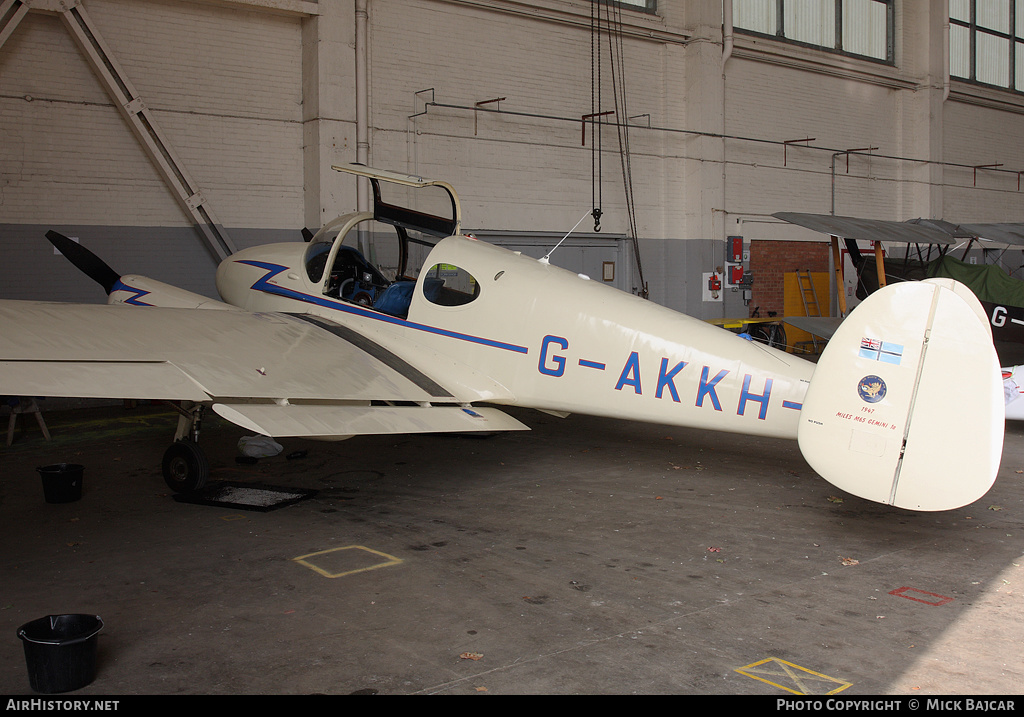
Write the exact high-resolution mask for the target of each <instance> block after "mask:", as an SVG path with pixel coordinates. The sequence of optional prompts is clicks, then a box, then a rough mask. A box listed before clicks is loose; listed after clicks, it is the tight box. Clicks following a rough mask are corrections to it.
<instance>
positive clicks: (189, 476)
mask: <svg viewBox="0 0 1024 717" xmlns="http://www.w3.org/2000/svg"><path fill="white" fill-rule="evenodd" d="M163 469H164V481H165V482H166V483H167V486H168V487H169V488H170V489H171V490H173V491H174V492H175V493H193V492H195V491H197V490H199V489H200V488H202V487H203V486H204V485H206V479H207V478H209V476H210V466H209V464H208V463H207V462H206V456H205V455H204V454H203V450H202V449H201V448H200V447H199V445H198V444H197V443H196V442H195V441H190V440H181V441H176V442H175V443H173V444H171V447H170V448H168V449H167V450H166V451H165V452H164V460H163Z"/></svg>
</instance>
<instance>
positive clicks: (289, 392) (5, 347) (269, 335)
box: [0, 165, 1004, 511]
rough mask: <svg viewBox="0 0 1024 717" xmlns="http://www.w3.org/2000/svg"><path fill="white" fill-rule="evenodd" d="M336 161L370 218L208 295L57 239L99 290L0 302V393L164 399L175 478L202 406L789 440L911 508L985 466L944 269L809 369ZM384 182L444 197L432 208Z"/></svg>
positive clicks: (987, 415) (348, 426)
mask: <svg viewBox="0 0 1024 717" xmlns="http://www.w3.org/2000/svg"><path fill="white" fill-rule="evenodd" d="M335 169H337V170H341V171H344V172H348V173H350V174H356V175H362V176H365V177H368V178H369V180H370V183H371V185H372V187H373V190H374V211H373V212H367V213H354V214H349V215H346V216H344V217H340V218H339V219H338V220H336V221H334V222H331V223H330V224H329V225H328V226H326V227H324V228H323V229H321V230H320V232H318V233H317V235H315V236H314V237H312V239H311V240H310V241H308V242H306V243H302V242H288V243H280V244H271V245H267V246H260V247H254V248H249V249H244V250H242V251H240V252H238V253H236V254H234V255H233V256H231V257H229V258H228V259H226V260H225V261H224V262H222V263H221V265H220V267H219V268H218V270H217V288H218V291H219V293H220V295H221V297H222V299H223V301H214V300H212V299H209V298H207V297H204V296H200V295H197V294H193V293H191V292H187V291H184V290H181V289H178V288H175V287H173V286H169V285H167V284H163V283H161V282H158V281H154V280H152V279H147V278H145V277H142V276H133V275H129V276H119V275H118V274H117V273H116V272H114V271H113V270H111V269H110V268H109V267H107V266H106V265H105V264H103V263H102V262H101V261H100V260H98V259H97V258H96V257H95V256H94V255H92V254H91V253H90V252H88V250H86V249H84V247H80V246H78V245H76V244H74V243H73V242H70V241H68V240H66V239H65V238H62V237H60V235H57V234H55V233H53V232H50V233H49V234H48V235H47V236H48V237H49V238H50V239H51V241H53V242H54V244H55V246H57V247H58V248H59V249H60V250H61V251H62V252H64V253H65V255H66V256H68V258H69V259H71V260H72V261H73V262H74V263H76V265H78V266H79V268H81V269H83V270H84V271H86V273H88V274H90V275H91V276H92V277H93V278H95V279H96V280H98V281H99V282H100V283H101V284H102V285H103V286H104V287H105V288H106V290H107V292H108V295H109V298H108V304H107V305H102V304H99V305H77V304H58V303H45V302H26V301H0V394H5V395H21V396H76V397H107V398H139V399H163V400H170V401H176V402H181V404H180V405H181V409H180V410H181V412H182V418H181V420H180V421H179V426H178V432H177V435H176V436H175V438H176V441H175V442H174V444H173V445H172V446H171V447H170V448H168V450H167V453H166V454H165V456H164V460H163V468H164V476H165V479H166V481H167V483H168V485H170V486H171V487H172V488H173V489H175V490H177V491H192V490H196V489H198V488H200V487H201V486H202V485H203V484H204V483H205V481H206V479H207V477H208V473H209V470H208V467H207V464H206V460H205V458H204V457H203V453H202V451H201V450H200V448H199V446H198V444H197V439H198V433H199V424H200V419H201V416H202V412H203V409H204V408H206V407H211V408H212V409H213V410H214V411H215V412H216V413H217V414H219V415H220V416H222V417H223V418H226V419H227V420H229V421H232V422H234V423H236V424H238V425H239V426H242V427H244V428H246V429H247V430H250V431H254V432H257V433H260V434H264V435H267V436H271V437H275V438H283V437H289V436H303V437H307V438H315V439H326V440H337V439H342V438H348V437H351V436H354V435H359V434H380V433H418V432H467V431H488V432H490V431H502V430H522V429H525V428H526V426H524V425H523V424H521V423H520V422H519V421H517V420H515V419H514V418H512V417H511V416H509V415H507V414H506V413H504V412H502V411H501V410H500V409H499V408H497V406H501V405H508V406H525V407H531V408H535V409H539V410H542V411H546V412H551V413H554V414H558V415H562V414H568V413H584V414H591V415H596V416H607V417H614V418H625V419H634V420H639V421H648V422H653V423H661V424H670V425H675V426H688V427H696V428H708V429H715V430H721V431H729V432H736V433H745V434H756V435H761V436H774V437H783V438H790V439H795V440H796V441H797V443H798V445H799V447H800V450H801V452H802V453H803V456H804V457H805V458H806V460H807V462H808V463H809V464H810V465H811V467H812V468H813V469H814V470H815V471H816V472H818V473H819V474H820V475H821V476H822V477H824V478H825V479H826V480H828V481H830V482H831V483H833V484H834V485H835V486H837V487H838V488H840V489H842V490H845V491H847V492H849V493H852V494H854V495H857V496H860V497H863V498H866V499H869V500H873V501H878V502H880V503H884V504H889V505H893V506H897V507H900V508H907V509H912V510H925V511H934V510H946V509H951V508H956V507H960V506H963V505H966V504H968V503H971V502H973V501H975V500H977V499H978V498H980V497H981V496H982V495H984V494H985V493H986V492H987V491H988V490H989V488H990V487H991V485H992V484H993V482H994V481H995V477H996V473H997V471H998V468H999V461H1000V458H1001V454H1002V441H1003V424H1004V413H1003V392H1002V380H1001V375H1000V370H999V363H998V361H997V359H996V354H995V351H994V349H993V348H992V335H991V331H990V329H989V328H988V322H987V321H986V320H985V317H984V314H983V312H981V310H980V307H979V306H978V305H977V299H975V298H974V296H973V294H971V292H970V291H968V290H967V289H966V288H965V287H963V286H962V285H960V284H957V283H956V282H954V281H952V280H949V279H945V280H934V281H925V282H911V283H902V284H896V285H892V286H889V287H887V288H885V289H882V290H880V291H878V292H876V293H875V294H873V295H872V296H870V297H869V298H868V299H866V300H865V301H864V302H862V303H861V304H860V305H859V306H858V308H857V309H856V310H855V311H853V312H852V313H851V315H850V316H849V317H847V319H846V320H845V321H844V322H843V324H842V325H841V327H840V328H839V329H838V331H837V332H836V334H835V335H834V336H833V337H832V340H831V341H830V342H829V344H828V346H827V348H826V349H825V351H824V353H823V354H822V355H821V357H820V359H819V361H818V362H817V364H812V363H810V362H808V361H805V360H803V359H801V358H798V357H796V356H794V355H792V354H788V353H784V352H782V351H779V350H777V349H774V348H770V347H767V346H765V345H763V344H760V343H757V342H753V341H749V340H746V339H744V338H743V337H741V336H738V335H736V334H733V333H731V332H729V331H727V330H724V329H721V328H718V327H716V326H713V325H711V324H709V323H706V322H704V321H700V320H698V319H695V318H691V317H688V316H685V315H682V314H679V313H677V312H674V311H672V310H670V309H667V308H665V307H662V306H659V305H657V304H655V303H652V302H650V301H647V300H644V299H641V298H639V297H636V296H633V295H630V294H627V293H624V292H621V291H619V290H616V289H614V288H611V287H608V286H605V285H603V284H602V283H601V282H599V281H591V280H589V279H588V278H587V277H584V276H581V275H577V274H574V273H572V272H569V271H566V270H564V269H560V268H557V267H555V266H553V265H551V264H550V263H549V262H548V260H547V257H545V258H544V259H540V260H537V259H533V258H530V257H527V256H522V255H521V254H519V253H518V252H510V251H507V250H505V249H502V248H499V247H496V246H492V245H490V244H487V243H484V242H482V241H477V240H475V239H473V238H472V237H471V236H464V235H462V234H461V233H460V225H461V209H460V205H459V200H458V197H457V195H456V192H455V190H454V189H453V188H452V187H451V186H450V185H449V184H447V183H445V182H440V181H434V180H428V179H423V178H420V177H414V176H408V175H404V174H398V173H394V172H387V171H379V170H372V169H369V168H367V167H363V166H361V165H343V166H337V167H335ZM382 188H389V189H398V190H400V193H404V194H405V195H407V196H411V195H414V194H419V193H420V192H421V191H424V190H428V189H429V190H430V191H433V192H437V191H442V192H443V193H444V194H443V196H444V197H445V207H446V211H445V212H444V213H443V214H437V213H428V212H424V211H422V210H415V209H412V208H410V207H411V206H413V205H412V204H411V203H410V202H408V201H403V202H402V203H397V202H388V201H385V200H384V199H383V198H382ZM449 207H450V210H451V212H450V217H449V216H448V211H447V209H448V208H449ZM373 220H376V221H377V222H380V223H383V224H386V225H390V227H393V230H394V231H395V232H396V233H397V236H398V242H397V244H398V247H399V251H398V252H397V255H396V256H395V257H393V258H392V259H393V263H394V265H395V266H396V270H395V275H394V278H393V279H389V278H387V277H386V276H385V272H383V271H380V270H378V269H377V268H376V267H375V266H374V263H373V262H369V261H367V260H366V258H365V257H364V254H363V253H361V252H360V251H358V250H357V249H355V248H353V247H352V246H350V245H346V244H344V243H343V242H344V241H345V238H346V237H357V236H359V229H360V227H361V226H365V223H367V222H372V221H373ZM364 237H365V235H364ZM423 237H428V238H427V239H424V238H423ZM430 237H435V239H430ZM422 244H428V245H430V244H432V245H433V246H432V247H430V249H429V253H428V254H426V257H425V261H424V262H423V265H422V269H421V270H420V271H419V272H418V275H417V274H416V273H415V272H414V268H413V267H412V265H411V264H412V261H413V259H412V257H413V254H414V253H415V250H417V249H418V247H420V246H421V245H422Z"/></svg>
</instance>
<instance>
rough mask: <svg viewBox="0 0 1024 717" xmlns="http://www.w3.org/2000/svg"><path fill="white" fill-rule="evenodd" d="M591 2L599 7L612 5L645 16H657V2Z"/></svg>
mask: <svg viewBox="0 0 1024 717" xmlns="http://www.w3.org/2000/svg"><path fill="white" fill-rule="evenodd" d="M591 2H597V3H599V4H601V5H614V6H615V7H618V8H621V9H623V10H635V11H636V12H642V13H646V14H647V15H657V14H658V0H634V1H633V2H630V0H591Z"/></svg>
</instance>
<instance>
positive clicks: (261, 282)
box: [237, 259, 530, 354]
mask: <svg viewBox="0 0 1024 717" xmlns="http://www.w3.org/2000/svg"><path fill="white" fill-rule="evenodd" d="M237 263H239V264H247V265H249V266H254V267H256V268H258V269H264V270H265V271H266V272H267V273H266V274H264V275H263V276H262V277H260V278H259V279H258V280H257V281H256V282H255V283H254V284H253V285H252V289H254V290H255V291H262V292H263V293H265V294H271V295H273V296H283V297H285V298H288V299H293V300H295V301H301V302H302V303H305V304H313V305H314V306H321V307H323V308H325V309H331V310H334V311H341V312H343V313H346V314H352V315H353V316H360V317H362V318H364V319H372V320H374V321H382V322H384V323H386V324H394V325H395V326H404V327H406V328H409V329H414V330H416V331H423V332H426V333H428V334H436V335H438V336H445V337H448V338H451V339H458V340H459V341H468V342H470V343H474V344H480V345H482V346H490V347H491V348H496V349H502V350H504V351H513V352H515V353H521V354H528V353H529V352H530V350H529V349H528V348H527V347H525V346H517V345H516V344H509V343H505V342H504V341H495V340H494V339H485V338H483V337H480V336H473V335H471V334H463V333H460V332H458V331H449V330H448V329H442V328H438V327H436V326H429V325H427V324H420V323H416V322H414V321H408V320H406V319H401V318H398V317H396V316H389V315H387V314H381V313H378V312H376V311H371V310H369V309H364V308H362V307H360V306H357V305H355V304H348V303H345V302H342V301H336V300H334V299H330V298H328V297H326V296H314V295H312V294H305V293H303V292H301V291H294V290H293V289H286V288H285V287H283V286H278V285H276V284H271V283H270V280H271V279H273V278H274V277H275V276H277V275H278V274H280V273H281V272H283V271H287V270H288V268H289V267H287V266H282V265H281V264H271V263H269V262H265V261H255V260H250V259H246V260H239V261H238V262H237Z"/></svg>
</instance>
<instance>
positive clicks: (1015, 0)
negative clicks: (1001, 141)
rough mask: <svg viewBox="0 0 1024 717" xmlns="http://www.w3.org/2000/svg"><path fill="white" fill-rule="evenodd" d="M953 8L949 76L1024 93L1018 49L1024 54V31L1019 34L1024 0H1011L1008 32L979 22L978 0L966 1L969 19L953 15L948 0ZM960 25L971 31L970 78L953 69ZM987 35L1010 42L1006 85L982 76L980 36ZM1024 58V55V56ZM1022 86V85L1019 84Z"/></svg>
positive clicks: (950, 24)
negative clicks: (953, 45) (1019, 68)
mask: <svg viewBox="0 0 1024 717" xmlns="http://www.w3.org/2000/svg"><path fill="white" fill-rule="evenodd" d="M947 1H948V5H947V7H949V32H950V47H951V51H950V56H949V67H948V68H947V70H948V71H949V76H950V77H951V78H953V79H956V80H959V81H962V82H970V83H972V84H976V85H980V86H982V87H992V88H994V89H998V90H1004V91H1008V92H1013V93H1015V94H1024V77H1018V76H1017V74H1018V73H1017V56H1018V52H1021V53H1024V30H1022V34H1017V25H1018V15H1019V14H1020V13H1022V12H1024V1H1020V0H1007V5H1008V6H1009V7H1008V9H1009V17H1007V18H1006V20H1007V28H1008V31H1007V32H1003V31H1001V30H997V29H995V28H991V27H986V26H984V25H979V24H978V3H977V0H966V2H967V3H968V4H969V18H968V19H967V20H961V19H959V18H954V17H953V12H952V7H950V6H951V5H952V0H947ZM954 27H960V28H963V29H965V30H967V33H968V40H967V42H968V47H967V66H968V72H967V74H968V77H964V76H963V75H959V74H954V72H953V52H952V42H953V38H952V34H953V28H954ZM979 34H981V35H986V36H991V37H995V38H999V39H1001V40H1005V41H1006V42H1007V44H1008V46H1009V47H1008V53H1007V65H1008V67H1006V68H1005V69H1006V71H1007V83H1006V84H1005V85H1001V84H997V83H993V82H986V81H985V80H980V79H978V35H979ZM1022 59H1024V58H1022ZM1018 85H1019V86H1018Z"/></svg>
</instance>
